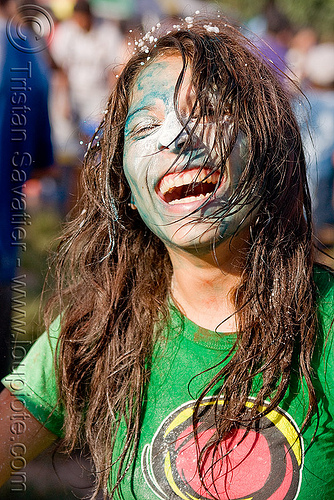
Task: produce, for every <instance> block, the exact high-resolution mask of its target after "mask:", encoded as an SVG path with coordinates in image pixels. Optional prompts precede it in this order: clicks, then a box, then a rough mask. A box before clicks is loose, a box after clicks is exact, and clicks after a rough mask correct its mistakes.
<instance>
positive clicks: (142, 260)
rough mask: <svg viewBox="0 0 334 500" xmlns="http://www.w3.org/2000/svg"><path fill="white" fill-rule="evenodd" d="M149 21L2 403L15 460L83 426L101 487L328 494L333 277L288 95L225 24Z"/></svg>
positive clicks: (148, 493)
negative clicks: (168, 27)
mask: <svg viewBox="0 0 334 500" xmlns="http://www.w3.org/2000/svg"><path fill="white" fill-rule="evenodd" d="M157 31H158V30H153V29H152V32H151V33H149V34H147V35H146V36H145V37H144V39H143V40H140V41H139V42H138V45H137V47H138V50H137V51H136V53H135V54H134V55H133V57H132V59H131V60H130V61H129V63H128V64H127V65H126V67H125V68H124V70H123V72H122V74H121V75H120V77H119V79H118V83H117V86H116V88H115V91H114V92H113V94H112V95H111V98H110V101H109V104H108V109H107V111H106V115H105V119H104V121H103V123H102V124H101V127H100V129H99V132H98V133H97V136H96V138H95V140H94V142H93V144H92V145H91V146H90V147H89V149H88V153H87V155H86V159H85V166H84V171H83V185H84V192H83V196H82V199H81V200H80V206H81V212H80V215H79V216H78V217H77V218H76V219H75V220H74V221H73V222H72V223H71V224H70V225H69V227H68V229H67V232H66V233H65V235H64V237H63V239H62V242H61V244H60V247H59V254H58V282H59V283H58V286H59V293H58V295H57V297H56V298H55V299H54V301H53V302H52V303H51V304H50V305H49V308H48V311H47V318H48V323H47V324H48V328H49V337H48V336H47V335H46V334H45V335H44V336H42V337H41V338H40V339H39V340H38V341H37V342H36V344H35V345H34V347H33V348H32V349H31V351H30V352H29V354H28V356H27V357H26V358H25V359H24V360H23V361H22V363H21V366H20V367H19V368H18V370H17V371H16V372H14V374H12V375H10V376H9V377H7V380H6V382H5V383H6V386H7V388H8V389H9V390H10V391H11V392H9V391H8V390H6V391H5V392H4V393H3V395H2V398H3V400H4V402H5V403H4V405H3V406H4V410H3V411H4V413H5V417H7V418H8V419H9V418H10V416H9V415H10V411H11V409H12V407H13V406H14V407H16V406H15V404H18V400H21V401H24V405H25V406H26V408H27V410H28V411H29V412H30V413H29V415H30V416H29V418H28V419H27V420H28V423H27V424H26V429H25V430H26V434H25V436H26V437H25V441H24V443H25V444H24V446H25V449H26V453H27V458H28V455H29V457H30V456H33V455H36V454H37V453H38V452H39V451H40V449H41V448H43V447H45V446H46V445H47V444H48V443H49V442H50V441H52V440H53V439H55V438H56V437H61V438H63V443H64V446H65V448H66V449H67V450H69V451H71V450H73V449H74V448H75V447H81V446H83V445H84V444H88V446H89V449H90V452H91V455H92V457H93V460H94V463H95V468H96V481H97V483H96V486H97V489H99V488H102V489H103V492H104V495H105V496H106V497H107V496H108V495H109V496H110V497H111V498H115V499H120V498H122V499H123V498H124V499H126V500H131V499H138V500H151V499H152V500H153V499H157V498H159V499H165V500H168V499H179V498H181V499H187V500H189V499H220V500H222V499H223V500H225V499H226V500H227V499H229V500H230V499H233V500H236V499H246V498H247V499H254V500H260V499H268V500H269V499H270V500H282V499H287V500H292V499H295V498H298V499H302V500H309V499H312V498H317V499H319V498H323V499H325V498H334V460H333V458H334V444H333V443H334V424H333V413H334V409H333V404H334V394H333V391H334V377H333V371H332V367H333V349H332V338H333V335H332V332H331V325H332V320H333V309H332V306H333V276H332V274H330V273H329V272H327V271H326V270H324V269H322V268H320V267H319V266H314V262H313V251H312V226H311V209H310V200H309V193H308V188H307V183H306V172H305V160H304V155H303V150H302V145H301V140H300V135H299V131H298V127H297V124H296V120H295V118H294V116H293V114H292V112H291V108H290V105H289V101H288V98H287V96H286V94H285V92H284V91H283V89H282V87H281V85H280V83H279V82H278V80H277V78H276V77H275V75H274V73H273V72H272V70H271V69H270V68H269V67H268V66H267V65H266V63H265V62H263V61H262V59H261V58H260V57H258V55H257V54H256V50H255V48H254V47H253V46H251V45H250V44H249V42H248V41H247V40H246V39H245V38H244V37H243V36H242V35H241V34H240V33H239V32H238V31H237V30H236V29H234V28H233V27H232V26H230V25H228V24H227V23H224V22H219V23H217V22H214V21H211V22H210V21H208V20H206V21H203V20H197V21H196V20H193V19H189V18H187V19H186V20H185V21H184V22H183V23H181V24H180V25H178V26H175V27H174V28H173V30H172V31H171V32H169V33H167V34H165V35H161V36H159V35H157ZM57 315H58V318H57V319H56V320H55V322H54V323H53V324H52V325H51V318H54V317H56V316H57ZM11 393H13V395H12V394H11ZM13 401H14V402H15V404H14V405H13ZM6 408H7V410H6ZM5 417H4V418H5ZM4 425H5V424H4V421H3V423H2V427H3V428H4ZM7 431H8V429H7ZM36 432H37V434H36ZM4 434H6V432H4ZM6 436H7V443H8V444H7V445H5V447H4V446H3V447H2V449H3V453H5V454H6V451H7V450H8V449H11V448H10V445H11V441H10V437H9V431H8V432H7V434H6ZM6 446H7V448H6ZM7 455H8V451H7ZM8 471H9V466H7V474H8V473H9V472H8ZM5 474H6V473H5V472H4V473H3V475H4V477H5Z"/></svg>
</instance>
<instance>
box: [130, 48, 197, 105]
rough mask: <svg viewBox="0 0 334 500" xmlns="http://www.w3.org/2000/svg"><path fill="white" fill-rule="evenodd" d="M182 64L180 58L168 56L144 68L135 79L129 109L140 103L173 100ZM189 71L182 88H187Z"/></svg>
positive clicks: (189, 76) (161, 57)
mask: <svg viewBox="0 0 334 500" xmlns="http://www.w3.org/2000/svg"><path fill="white" fill-rule="evenodd" d="M182 67H183V62H182V58H181V56H178V55H168V56H159V57H158V58H157V59H156V60H154V61H153V62H152V63H151V64H149V65H148V66H147V67H146V68H144V69H143V70H142V71H141V72H140V73H139V75H138V77H137V78H136V80H135V82H134V85H133V89H132V93H131V99H130V109H131V108H132V107H133V106H134V105H137V104H138V103H139V102H141V103H142V104H143V105H145V102H144V101H145V100H148V99H150V100H152V99H162V100H164V101H166V100H167V101H170V99H173V95H174V90H175V85H176V82H177V79H178V77H179V75H180V73H181V71H182ZM190 78H191V74H190V69H189V68H188V69H187V71H186V73H185V76H184V80H183V83H182V88H185V87H189V83H190Z"/></svg>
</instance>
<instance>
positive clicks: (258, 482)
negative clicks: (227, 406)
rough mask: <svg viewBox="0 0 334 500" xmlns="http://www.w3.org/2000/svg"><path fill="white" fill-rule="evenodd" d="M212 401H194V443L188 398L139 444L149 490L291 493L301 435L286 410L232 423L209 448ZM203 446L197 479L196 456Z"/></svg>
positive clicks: (255, 496)
mask: <svg viewBox="0 0 334 500" xmlns="http://www.w3.org/2000/svg"><path fill="white" fill-rule="evenodd" d="M253 401H254V400H253V399H252V398H249V400H248V402H247V406H249V407H252V406H253V405H254V402H253ZM214 403H215V401H214V400H212V399H211V398H205V399H204V400H203V402H202V404H201V406H200V412H199V423H198V427H197V435H198V441H197V443H196V441H195V439H194V433H193V423H192V416H193V412H194V405H195V401H189V402H187V403H185V404H184V405H182V406H180V407H179V408H177V409H176V410H175V411H173V412H172V413H171V414H170V415H169V416H168V417H167V418H166V419H165V420H164V421H163V422H162V423H161V425H160V427H159V428H158V430H157V432H156V433H155V435H154V436H153V439H152V442H151V443H150V444H147V445H145V447H144V449H143V453H142V472H143V475H144V478H145V480H146V482H147V484H148V485H149V487H150V488H151V490H152V491H153V492H154V493H155V495H156V496H157V497H158V498H161V499H162V500H178V499H180V498H182V499H184V500H203V499H204V500H210V499H215V498H216V499H219V500H293V499H295V498H297V495H298V492H299V488H300V483H301V478H302V468H303V441H302V437H301V435H300V430H299V428H298V427H297V425H296V423H295V422H294V421H293V419H292V418H291V417H290V415H288V414H287V413H286V412H285V411H283V410H282V409H280V408H277V409H275V410H273V411H271V412H270V413H268V414H267V415H266V416H264V417H262V418H261V419H260V421H259V422H257V423H256V426H254V428H252V429H251V430H250V431H249V432H246V429H244V428H242V427H238V428H235V429H234V430H233V431H231V432H230V433H229V434H228V435H227V436H226V437H225V438H224V440H223V441H222V442H221V443H220V445H219V447H218V448H215V447H214V445H210V439H211V438H212V437H213V435H214V433H215V419H214ZM222 404H223V400H218V405H222ZM264 409H265V407H264V408H260V411H262V410H264ZM207 445H208V446H207ZM203 449H205V451H204V454H203V457H202V461H201V471H202V481H201V479H200V475H199V473H198V470H197V457H198V456H199V453H200V452H201V450H203Z"/></svg>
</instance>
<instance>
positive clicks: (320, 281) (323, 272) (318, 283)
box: [313, 265, 334, 312]
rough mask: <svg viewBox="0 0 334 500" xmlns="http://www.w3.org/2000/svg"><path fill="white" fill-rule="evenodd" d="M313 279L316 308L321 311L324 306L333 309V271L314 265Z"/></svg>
mask: <svg viewBox="0 0 334 500" xmlns="http://www.w3.org/2000/svg"><path fill="white" fill-rule="evenodd" d="M313 279H314V283H315V287H316V293H317V305H318V308H319V309H323V308H326V306H328V307H332V308H333V305H334V304H333V301H334V271H332V270H331V269H329V268H325V267H322V266H320V265H315V266H314V268H313ZM332 312H333V309H332Z"/></svg>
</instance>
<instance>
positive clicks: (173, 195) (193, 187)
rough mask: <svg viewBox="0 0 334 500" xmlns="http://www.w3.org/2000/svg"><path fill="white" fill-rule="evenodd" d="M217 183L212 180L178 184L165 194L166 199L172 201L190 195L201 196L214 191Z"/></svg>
mask: <svg viewBox="0 0 334 500" xmlns="http://www.w3.org/2000/svg"><path fill="white" fill-rule="evenodd" d="M214 187H215V184H213V183H211V182H199V183H197V184H186V185H184V186H178V187H175V188H172V189H171V190H169V191H167V193H166V194H165V195H164V198H165V201H166V202H167V203H170V202H171V201H174V200H181V199H183V198H187V197H190V196H199V195H201V194H204V195H207V194H209V193H212V191H213V190H214Z"/></svg>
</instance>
